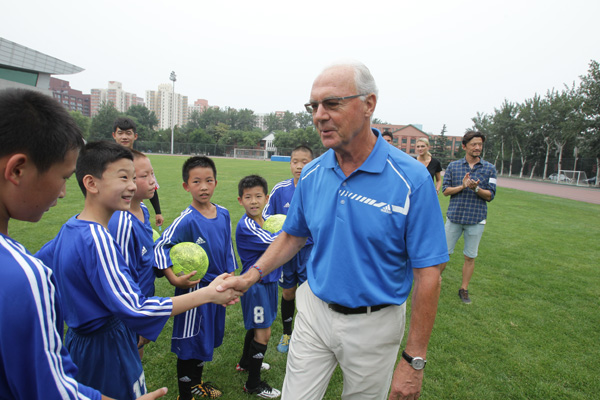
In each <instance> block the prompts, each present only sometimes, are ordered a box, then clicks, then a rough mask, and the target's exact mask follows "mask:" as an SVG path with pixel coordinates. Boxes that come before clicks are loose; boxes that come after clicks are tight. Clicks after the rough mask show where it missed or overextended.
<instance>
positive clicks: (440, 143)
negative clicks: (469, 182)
mask: <svg viewBox="0 0 600 400" xmlns="http://www.w3.org/2000/svg"><path fill="white" fill-rule="evenodd" d="M446 132H447V130H446V124H444V126H442V131H441V132H440V134H439V135H438V136H433V135H432V136H433V138H432V142H433V143H431V154H432V155H433V156H435V157H437V158H444V157H447V156H448V151H447V150H446V145H447V144H448V139H447V138H446Z"/></svg>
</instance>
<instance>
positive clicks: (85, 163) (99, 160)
mask: <svg viewBox="0 0 600 400" xmlns="http://www.w3.org/2000/svg"><path fill="white" fill-rule="evenodd" d="M124 158H125V159H127V160H131V161H133V153H132V152H131V150H129V149H128V148H127V147H124V146H121V145H120V144H117V143H114V142H106V141H100V142H90V143H88V144H86V145H85V147H84V149H83V150H82V151H81V153H79V158H78V159H77V167H76V169H75V176H76V177H77V183H78V184H79V187H80V188H81V191H82V192H83V195H84V196H86V195H87V191H86V190H85V186H84V184H83V177H84V176H86V175H92V176H94V177H96V178H102V174H103V173H104V171H106V169H107V168H108V164H111V163H114V162H116V161H119V160H122V159H124Z"/></svg>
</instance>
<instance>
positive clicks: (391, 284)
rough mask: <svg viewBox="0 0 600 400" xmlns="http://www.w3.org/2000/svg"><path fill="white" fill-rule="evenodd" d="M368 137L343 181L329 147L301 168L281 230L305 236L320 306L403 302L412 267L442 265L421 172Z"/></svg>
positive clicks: (431, 191) (434, 205)
mask: <svg viewBox="0 0 600 400" xmlns="http://www.w3.org/2000/svg"><path fill="white" fill-rule="evenodd" d="M373 133H374V134H375V135H376V136H377V142H376V144H375V147H374V148H373V150H372V152H371V154H370V155H369V157H368V158H367V160H366V161H365V162H364V163H363V165H361V166H360V167H359V168H358V169H357V170H356V171H354V172H353V173H352V174H351V175H350V176H348V177H346V176H345V175H344V173H343V172H342V170H341V168H340V166H339V165H338V162H337V159H336V158H335V153H334V151H333V150H331V149H330V150H329V151H327V152H326V153H325V154H323V155H322V156H321V157H319V158H317V159H315V160H313V161H312V162H311V163H309V164H308V165H306V166H305V167H304V169H303V170H302V176H301V177H300V181H299V182H298V185H297V187H296V193H295V195H294V198H293V200H292V203H291V206H290V210H289V212H288V215H287V218H286V221H285V224H284V226H283V230H284V231H286V232H287V233H289V234H291V235H294V236H300V237H307V236H312V238H313V241H314V246H313V251H312V253H311V257H310V259H309V261H308V264H307V275H308V282H309V284H310V287H311V289H312V291H313V292H314V293H315V295H316V296H317V297H319V298H320V299H321V300H323V301H325V302H327V303H337V304H341V305H343V306H346V307H360V306H373V305H378V304H397V305H400V304H403V303H404V302H405V301H406V298H407V297H408V294H409V293H410V290H411V287H412V281H413V275H412V268H425V267H430V266H433V265H437V264H441V263H443V262H447V261H448V249H447V247H446V237H445V232H444V223H443V218H442V213H441V209H440V205H439V203H438V199H437V195H436V191H435V187H434V185H433V181H432V180H431V177H430V176H429V173H428V172H427V169H426V168H425V167H424V166H423V165H422V164H421V163H419V162H418V161H416V160H415V159H414V158H412V157H410V156H409V155H407V154H405V153H404V152H402V151H401V150H399V149H397V148H395V147H392V146H390V145H388V143H387V142H386V141H385V140H383V139H382V138H381V135H380V134H379V131H377V130H376V129H373Z"/></svg>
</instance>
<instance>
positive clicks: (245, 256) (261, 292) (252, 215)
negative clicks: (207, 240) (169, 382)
mask: <svg viewBox="0 0 600 400" xmlns="http://www.w3.org/2000/svg"><path fill="white" fill-rule="evenodd" d="M267 193H268V187H267V181H265V180H264V178H262V177H260V176H258V175H250V176H246V177H245V178H242V180H241V181H240V183H239V184H238V195H239V197H238V202H239V203H240V205H241V206H242V207H244V209H245V210H246V214H245V215H244V216H243V217H242V218H241V219H240V221H239V222H238V224H237V229H236V231H235V242H236V246H237V250H238V254H239V256H240V260H241V261H242V274H243V273H245V272H247V271H248V270H249V269H250V268H257V267H255V266H254V263H255V262H256V260H258V258H259V257H260V256H261V255H262V254H263V253H264V252H265V250H266V249H267V247H269V245H270V244H271V243H272V242H273V240H275V238H276V237H277V234H272V233H270V232H268V231H265V230H264V229H262V226H263V223H264V222H265V220H264V219H263V217H262V211H263V208H264V207H265V204H267V200H268V199H269V195H268V194H267ZM257 269H258V268H257ZM258 271H259V272H261V271H260V269H258ZM280 273H281V269H276V270H275V271H273V272H271V273H270V274H268V275H266V276H263V277H262V278H261V280H260V281H259V283H258V284H256V285H253V286H252V287H250V289H248V291H247V292H246V293H245V294H244V296H243V297H242V313H243V315H244V327H245V328H246V329H247V332H246V338H245V339H244V351H243V353H242V358H241V359H240V362H239V364H238V365H237V366H236V369H237V370H238V371H246V370H247V371H248V380H247V381H246V384H245V385H244V391H245V392H247V393H250V394H256V395H257V396H258V397H262V398H265V399H273V398H277V397H279V396H280V395H281V392H280V391H279V390H277V389H273V388H272V387H271V386H270V385H269V384H268V383H267V382H265V381H262V380H261V375H260V371H261V369H269V368H270V366H269V365H268V364H266V363H263V359H264V356H265V353H266V352H267V344H268V343H269V339H270V338H271V324H272V323H273V321H275V318H276V317H277V298H278V289H277V279H278V278H279V275H280ZM261 274H262V272H261Z"/></svg>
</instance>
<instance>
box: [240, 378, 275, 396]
mask: <svg viewBox="0 0 600 400" xmlns="http://www.w3.org/2000/svg"><path fill="white" fill-rule="evenodd" d="M244 392H246V393H248V394H255V395H257V396H258V397H261V398H263V399H276V398H278V397H279V396H281V392H280V391H279V390H277V389H273V388H272V387H271V386H269V384H268V383H267V382H265V381H262V382H261V383H260V385H258V386H257V387H256V388H254V389H248V388H247V387H246V385H244Z"/></svg>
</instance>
